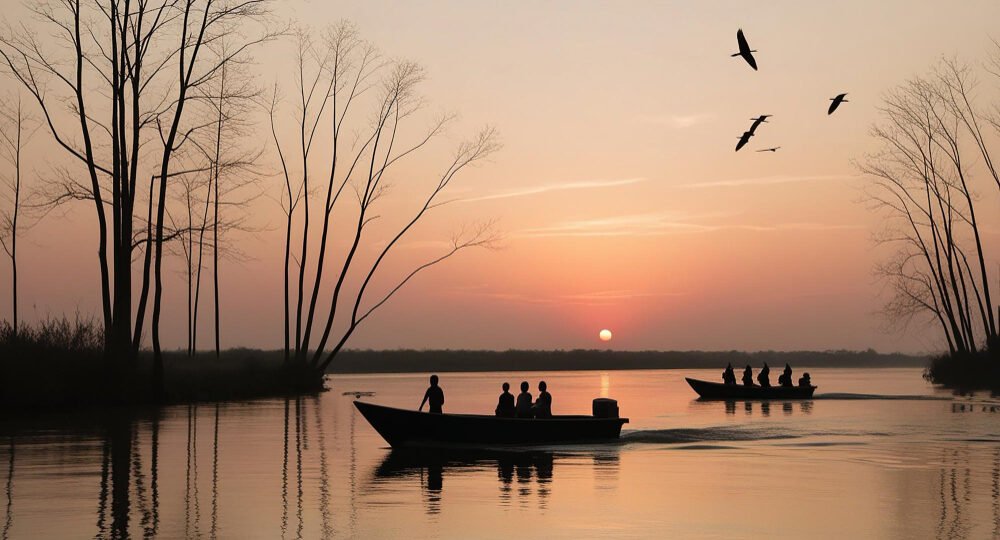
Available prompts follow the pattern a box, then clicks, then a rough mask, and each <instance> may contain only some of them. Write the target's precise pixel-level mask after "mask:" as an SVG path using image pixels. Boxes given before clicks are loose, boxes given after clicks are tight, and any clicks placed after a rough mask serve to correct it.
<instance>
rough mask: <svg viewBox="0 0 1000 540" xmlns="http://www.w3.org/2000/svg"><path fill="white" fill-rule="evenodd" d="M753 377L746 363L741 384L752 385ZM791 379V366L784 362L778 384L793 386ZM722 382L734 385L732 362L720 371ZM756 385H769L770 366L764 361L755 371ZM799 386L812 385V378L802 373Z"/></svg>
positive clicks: (764, 386) (734, 375) (734, 376)
mask: <svg viewBox="0 0 1000 540" xmlns="http://www.w3.org/2000/svg"><path fill="white" fill-rule="evenodd" d="M753 379H754V377H753V369H752V368H751V367H750V364H747V367H746V368H744V369H743V386H754V383H753ZM792 381H793V379H792V366H789V365H788V364H785V370H784V371H782V372H781V375H778V385H779V386H784V387H793V386H795V384H794V383H793V382H792ZM722 382H723V383H725V384H728V385H733V386H735V385H736V373H735V372H734V371H733V364H731V363H730V364H729V365H727V366H726V370H725V371H723V372H722ZM757 385H759V386H761V387H763V388H769V387H770V386H771V368H769V367H768V366H767V362H764V367H762V368H761V370H760V372H758V373H757ZM799 386H803V387H808V386H812V379H810V377H809V373H803V374H802V376H801V377H799Z"/></svg>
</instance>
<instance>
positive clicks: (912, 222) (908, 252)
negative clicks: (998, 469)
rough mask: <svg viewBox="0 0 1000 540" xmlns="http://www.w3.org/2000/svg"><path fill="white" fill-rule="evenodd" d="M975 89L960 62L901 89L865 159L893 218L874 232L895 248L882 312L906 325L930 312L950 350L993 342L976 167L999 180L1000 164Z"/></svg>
mask: <svg viewBox="0 0 1000 540" xmlns="http://www.w3.org/2000/svg"><path fill="white" fill-rule="evenodd" d="M971 89H972V82H971V72H970V70H969V69H968V68H967V67H964V66H961V65H959V64H958V63H957V62H954V61H943V62H942V63H941V64H940V65H939V66H938V67H937V69H936V70H934V72H933V73H932V74H931V75H929V76H926V77H916V78H914V79H912V80H910V81H908V82H907V83H905V84H903V85H901V86H900V87H898V88H896V89H895V90H894V91H892V92H891V93H889V94H888V96H887V97H886V99H885V103H884V105H883V107H882V109H881V112H882V119H883V121H882V122H881V123H880V124H879V125H877V126H875V127H874V128H873V129H872V135H873V136H874V137H875V138H876V139H877V140H878V141H879V142H880V143H881V146H882V150H881V151H880V152H879V153H877V154H874V155H870V156H868V157H867V158H866V160H865V161H864V162H863V163H862V164H861V165H860V168H861V170H862V171H863V172H864V173H866V174H868V175H869V176H870V177H871V178H872V182H871V184H870V185H869V189H868V198H869V200H870V201H871V203H872V205H873V207H874V208H876V209H878V210H880V211H883V212H885V215H886V216H887V217H889V218H890V219H889V222H888V227H887V229H886V230H885V231H884V232H883V233H882V234H881V235H880V236H879V237H878V238H877V240H878V241H879V242H880V243H889V244H893V245H896V246H897V248H898V251H897V253H896V254H895V255H894V256H893V257H892V258H891V259H890V260H889V261H888V262H886V263H884V264H881V265H879V266H878V267H877V269H876V271H877V273H878V274H879V275H881V276H882V277H883V278H885V279H886V280H887V281H888V283H889V284H890V286H891V288H892V291H893V296H892V297H891V298H890V299H889V301H888V302H887V303H886V305H885V308H884V311H885V314H886V315H887V316H888V318H889V319H891V320H894V321H897V322H901V323H902V324H904V325H906V324H908V323H909V322H910V321H912V320H913V319H914V318H915V317H919V316H921V315H922V314H927V315H930V316H931V318H932V320H934V321H936V322H937V323H938V324H939V325H940V327H941V329H942V331H943V333H944V336H945V339H946V341H947V344H948V348H949V351H950V352H951V353H952V354H966V353H975V352H976V351H977V350H979V349H980V348H981V347H983V346H985V347H995V346H996V344H997V326H996V319H995V318H994V316H993V314H994V305H993V303H992V296H991V291H990V286H989V284H990V280H991V276H990V275H989V274H988V272H987V264H986V261H987V259H988V257H987V254H986V248H985V247H984V244H983V242H982V239H981V238H982V235H981V230H980V222H979V219H978V217H977V210H978V207H979V205H980V204H981V203H980V202H979V201H977V196H976V193H975V191H974V185H973V184H974V179H975V177H976V174H977V173H985V175H984V176H986V177H988V178H990V180H994V179H996V171H995V169H994V168H993V165H992V161H991V159H990V149H989V146H988V143H987V142H986V139H985V138H984V136H983V134H982V131H981V128H980V126H981V125H982V124H983V122H984V121H983V117H982V114H981V113H980V111H979V110H978V109H977V108H976V107H975V106H974V104H973V102H972V98H971V94H970V92H971ZM969 151H972V152H974V153H975V154H977V155H978V156H980V157H981V158H983V163H982V164H981V165H980V167H978V168H977V167H975V166H974V162H973V160H972V159H969V158H967V157H966V154H967V153H968V152H969ZM991 183H992V182H991ZM970 245H971V248H970Z"/></svg>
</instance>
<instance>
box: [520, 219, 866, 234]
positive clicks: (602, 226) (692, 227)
mask: <svg viewBox="0 0 1000 540" xmlns="http://www.w3.org/2000/svg"><path fill="white" fill-rule="evenodd" d="M715 216H718V214H716V215H715ZM708 217H712V216H708V215H703V216H678V215H677V214H670V213H653V214H632V215H622V216H614V217H606V218H598V219H586V220H573V221H563V222H559V223H555V224H552V225H548V226H544V227H535V228H530V229H522V230H521V231H519V232H517V233H516V234H515V235H514V236H520V237H524V238H542V237H574V236H580V237H583V236H590V237H601V236H662V235H667V234H684V233H706V232H715V231H726V230H743V231H753V232H778V231H835V230H851V229H862V228H863V227H861V226H859V225H847V224H829V223H811V222H794V223H776V224H764V225H761V224H753V223H737V224H711V223H704V222H701V221H700V220H703V219H706V218H708Z"/></svg>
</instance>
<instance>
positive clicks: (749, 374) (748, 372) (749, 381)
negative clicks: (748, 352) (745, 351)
mask: <svg viewBox="0 0 1000 540" xmlns="http://www.w3.org/2000/svg"><path fill="white" fill-rule="evenodd" d="M743 386H753V369H750V364H747V367H746V368H744V369H743Z"/></svg>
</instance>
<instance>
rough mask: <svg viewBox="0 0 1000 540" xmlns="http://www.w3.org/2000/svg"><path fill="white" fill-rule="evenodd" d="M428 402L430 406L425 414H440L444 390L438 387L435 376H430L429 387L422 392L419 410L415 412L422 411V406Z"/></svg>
mask: <svg viewBox="0 0 1000 540" xmlns="http://www.w3.org/2000/svg"><path fill="white" fill-rule="evenodd" d="M428 402H430V406H429V407H428V408H427V412H430V413H433V414H441V412H442V411H441V407H442V406H443V405H444V390H441V387H440V386H438V376H437V375H431V385H430V387H428V388H427V391H426V392H424V399H423V401H421V402H420V408H419V409H417V410H418V411H422V410H424V404H425V403H428Z"/></svg>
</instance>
